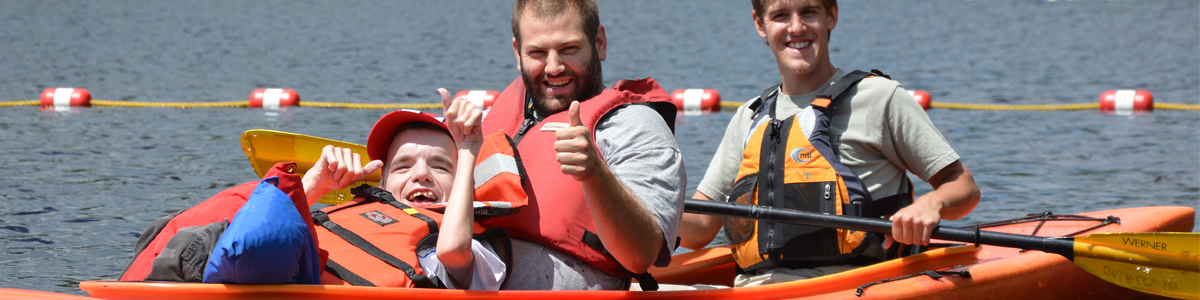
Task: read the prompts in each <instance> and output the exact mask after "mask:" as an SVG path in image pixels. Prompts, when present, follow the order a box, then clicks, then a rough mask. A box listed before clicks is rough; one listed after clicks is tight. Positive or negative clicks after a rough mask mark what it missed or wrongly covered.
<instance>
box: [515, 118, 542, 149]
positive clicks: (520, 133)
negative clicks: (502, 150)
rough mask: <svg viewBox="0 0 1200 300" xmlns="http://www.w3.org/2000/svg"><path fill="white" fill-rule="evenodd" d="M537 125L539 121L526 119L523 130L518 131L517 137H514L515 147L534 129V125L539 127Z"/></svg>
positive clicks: (522, 125) (522, 126)
mask: <svg viewBox="0 0 1200 300" xmlns="http://www.w3.org/2000/svg"><path fill="white" fill-rule="evenodd" d="M537 123H538V122H537V120H534V119H530V118H525V122H524V123H522V124H521V128H519V129H517V136H514V137H513V145H519V144H521V138H523V137H525V134H526V133H528V132H529V129H530V128H533V125H537Z"/></svg>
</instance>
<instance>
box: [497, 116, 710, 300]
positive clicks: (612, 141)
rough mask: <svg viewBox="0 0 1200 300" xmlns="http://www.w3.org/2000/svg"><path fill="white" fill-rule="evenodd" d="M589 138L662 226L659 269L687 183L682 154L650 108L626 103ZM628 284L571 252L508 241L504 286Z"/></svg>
mask: <svg viewBox="0 0 1200 300" xmlns="http://www.w3.org/2000/svg"><path fill="white" fill-rule="evenodd" d="M595 141H596V148H597V149H599V150H600V155H601V156H603V157H604V161H605V162H607V163H608V167H609V169H610V170H612V172H613V174H615V175H616V176H617V179H618V180H620V181H621V183H622V184H624V185H625V187H626V188H628V189H629V191H630V193H632V194H633V195H634V196H636V197H637V198H638V201H639V202H641V204H642V207H644V208H646V210H648V211H649V212H650V214H651V215H652V216H653V218H654V220H655V222H656V223H657V224H658V227H659V229H661V230H662V233H663V239H662V249H661V250H659V253H658V258H656V259H655V261H654V265H655V266H660V267H665V266H666V265H667V264H669V263H670V262H671V253H672V252H673V251H672V250H673V249H675V236H677V235H678V234H679V222H680V217H681V215H682V212H683V196H684V187H686V186H687V175H686V174H685V173H684V168H683V154H682V153H681V152H680V151H679V145H678V144H676V143H675V135H674V133H672V132H671V128H669V127H667V124H666V122H663V121H662V116H660V115H659V114H658V113H657V112H655V111H654V109H653V108H650V107H649V106H645V105H629V106H625V107H622V108H620V109H617V110H614V111H613V112H611V113H609V115H608V117H607V119H603V120H602V122H600V123H599V124H597V125H596V136H595ZM628 284H629V280H628V279H626V278H620V277H616V276H611V275H608V274H606V273H604V272H602V271H600V270H598V269H596V268H592V267H591V266H590V265H588V264H587V263H585V262H583V261H581V260H578V259H576V258H575V257H573V256H571V255H568V254H564V253H561V252H558V251H555V250H554V249H550V248H547V247H545V246H542V245H539V244H536V243H531V242H527V241H521V240H516V239H514V241H513V272H512V274H511V275H510V277H509V283H508V286H507V288H508V289H515V290H550V289H553V290H597V289H605V290H612V289H625V288H627V287H626V286H627V285H628Z"/></svg>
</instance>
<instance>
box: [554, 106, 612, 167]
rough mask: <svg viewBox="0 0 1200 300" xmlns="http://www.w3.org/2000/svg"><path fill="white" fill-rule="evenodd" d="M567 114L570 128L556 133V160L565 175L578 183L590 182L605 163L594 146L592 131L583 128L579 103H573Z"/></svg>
mask: <svg viewBox="0 0 1200 300" xmlns="http://www.w3.org/2000/svg"><path fill="white" fill-rule="evenodd" d="M567 114H568V117H569V118H570V126H569V127H566V128H562V129H559V130H558V132H557V133H555V137H556V138H557V139H558V140H557V141H555V142H554V151H556V152H558V155H557V156H555V159H557V160H558V163H559V165H560V166H559V169H560V170H561V171H562V173H563V174H566V175H571V177H574V178H575V180H578V181H584V180H588V179H590V178H592V177H593V175H594V174H595V172H596V171H597V167H598V165H599V164H603V163H604V162H603V161H601V160H600V155H599V154H597V153H596V147H595V146H593V145H592V134H591V130H588V128H587V126H583V121H582V120H580V119H579V101H572V102H571V108H570V110H569V111H568V112H567Z"/></svg>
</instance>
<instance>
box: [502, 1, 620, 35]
mask: <svg viewBox="0 0 1200 300" xmlns="http://www.w3.org/2000/svg"><path fill="white" fill-rule="evenodd" d="M526 8H528V9H529V11H530V12H532V13H533V16H535V17H539V18H546V17H552V16H557V15H560V14H563V13H565V12H566V11H567V10H568V9H570V8H574V9H575V12H577V13H578V14H579V17H580V19H583V32H584V33H585V34H587V37H588V42H590V43H592V44H593V45H595V44H596V32H597V31H599V30H600V9H599V8H598V7H596V1H595V0H517V2H516V3H514V4H513V12H512V31H513V38H516V39H517V45H518V46H519V45H520V44H521V14H522V13H524V12H525V9H526Z"/></svg>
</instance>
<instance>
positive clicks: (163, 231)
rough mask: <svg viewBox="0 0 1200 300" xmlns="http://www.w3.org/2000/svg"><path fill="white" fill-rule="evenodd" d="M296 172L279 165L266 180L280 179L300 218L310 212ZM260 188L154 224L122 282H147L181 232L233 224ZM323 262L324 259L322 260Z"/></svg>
mask: <svg viewBox="0 0 1200 300" xmlns="http://www.w3.org/2000/svg"><path fill="white" fill-rule="evenodd" d="M295 170H296V164H295V163H290V162H288V163H278V164H275V166H274V167H272V168H271V169H270V170H268V171H267V173H266V175H264V176H263V178H267V177H279V184H278V185H276V187H278V188H279V190H281V191H283V192H284V193H287V195H288V197H291V198H292V203H293V204H295V205H296V209H297V210H298V211H300V212H301V214H300V215H304V213H305V212H308V200H306V198H305V196H304V186H303V184H301V182H300V176H299V175H296V174H295V173H294V172H295ZM257 186H258V181H257V180H255V181H251V182H248V183H245V184H242V185H239V186H236V187H232V188H229V189H226V190H224V191H221V192H220V193H218V194H216V195H213V196H212V197H210V198H208V199H207V200H204V202H201V203H200V204H196V206H193V207H191V208H188V209H185V210H182V211H179V212H177V213H174V214H172V215H170V216H166V217H164V218H162V219H158V220H157V221H154V223H153V224H151V225H150V228H147V229H146V232H145V233H142V237H141V238H139V239H138V242H137V244H136V246H135V247H134V256H133V261H132V262H131V263H130V264H129V266H128V267H126V269H125V272H123V273H122V274H121V281H141V280H144V279H146V276H147V275H149V274H150V270H151V267H152V266H153V262H154V258H155V257H158V254H159V253H161V252H162V251H163V248H164V247H166V245H167V242H168V241H170V240H171V237H174V236H175V234H176V233H177V232H179V230H180V229H182V228H184V227H191V226H202V225H208V224H209V223H213V222H223V221H226V220H229V221H233V216H234V215H235V214H237V211H238V210H239V209H241V208H242V205H244V204H246V199H249V197H250V193H252V192H254V188H255V187H257ZM305 223H307V225H308V230H309V231H310V233H312V234H313V236H316V229H315V228H314V227H313V223H312V220H310V219H308V218H305ZM319 246H320V245H319V244H318V247H319ZM321 261H322V262H324V261H325V260H324V259H321Z"/></svg>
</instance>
